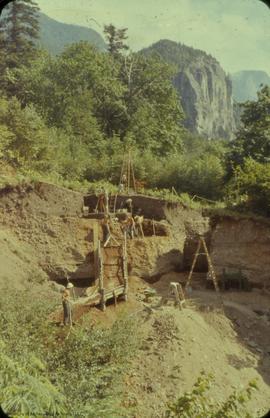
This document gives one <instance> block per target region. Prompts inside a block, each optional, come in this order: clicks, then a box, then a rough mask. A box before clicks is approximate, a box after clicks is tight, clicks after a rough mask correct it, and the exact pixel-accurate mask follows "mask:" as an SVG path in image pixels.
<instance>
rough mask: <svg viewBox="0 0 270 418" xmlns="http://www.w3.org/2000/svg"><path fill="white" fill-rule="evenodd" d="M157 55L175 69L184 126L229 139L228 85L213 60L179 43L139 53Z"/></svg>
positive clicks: (230, 108) (157, 45) (159, 44)
mask: <svg viewBox="0 0 270 418" xmlns="http://www.w3.org/2000/svg"><path fill="white" fill-rule="evenodd" d="M142 52H143V53H144V54H147V55H151V54H153V53H155V54H159V55H160V56H161V57H162V58H163V59H164V60H165V61H166V62H168V63H170V64H173V65H175V66H176V68H177V75H176V77H175V79H174V85H175V87H176V89H177V90H178V92H179V94H180V97H181V103H182V107H183V110H184V112H185V115H186V121H185V124H186V127H187V128H188V129H189V130H190V131H191V132H194V133H197V134H199V135H201V136H204V137H206V138H226V139H230V138H231V137H232V134H233V131H234V128H235V124H234V115H233V101H232V83H231V80H230V78H229V77H228V76H227V75H226V73H225V72H224V70H223V69H222V68H221V66H220V64H219V63H218V62H217V61H216V59H215V58H213V57H211V56H210V55H208V54H206V53H205V52H203V51H200V50H197V49H193V48H191V47H188V46H186V45H182V44H180V43H176V42H172V41H168V40H161V41H159V42H157V43H155V44H154V45H152V46H151V47H149V48H147V49H144V50H143V51H142Z"/></svg>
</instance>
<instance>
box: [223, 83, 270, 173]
mask: <svg viewBox="0 0 270 418" xmlns="http://www.w3.org/2000/svg"><path fill="white" fill-rule="evenodd" d="M257 95H258V99H257V101H247V102H246V103H244V104H243V105H242V106H243V113H242V116H241V121H242V126H241V127H240V128H239V130H238V132H237V133H236V138H235V140H234V141H232V150H231V153H230V154H229V162H230V163H229V164H230V166H231V167H235V166H236V165H241V166H243V164H244V160H245V158H253V159H254V160H256V161H258V162H260V163H265V162H269V161H270V86H264V87H262V88H261V90H260V91H258V93H257ZM231 173H232V171H231Z"/></svg>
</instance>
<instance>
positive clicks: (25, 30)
mask: <svg viewBox="0 0 270 418" xmlns="http://www.w3.org/2000/svg"><path fill="white" fill-rule="evenodd" d="M38 12H39V11H38V7H37V5H36V4H35V2H34V1H32V0H27V1H20V0H19V1H16V3H12V4H11V5H10V6H8V8H7V12H6V14H5V16H4V17H3V18H1V21H0V90H1V99H0V126H1V137H0V158H1V167H2V168H1V171H2V173H5V171H6V172H9V171H10V170H14V172H15V173H16V175H19V176H21V177H23V176H25V177H28V178H31V177H32V178H34V177H36V176H41V177H43V178H44V179H48V180H50V181H58V182H59V181H63V182H66V184H67V182H68V183H69V184H71V183H73V184H75V183H77V184H82V185H84V186H85V187H88V186H87V185H88V184H89V187H90V184H93V183H97V182H108V183H112V184H115V185H117V184H118V181H119V172H120V167H121V163H122V158H123V154H124V152H125V151H126V150H128V149H131V150H132V155H133V159H134V163H135V172H136V173H135V174H136V177H137V178H138V179H139V180H142V181H144V182H145V184H146V187H147V188H148V189H152V190H153V189H158V190H161V189H171V188H172V187H174V188H175V189H176V191H177V192H178V193H179V194H185V195H186V196H187V194H188V195H190V196H191V197H192V196H193V195H197V196H200V197H204V198H208V199H212V200H215V201H217V200H222V201H225V202H226V204H233V205H234V207H239V208H240V207H242V208H243V209H244V210H246V209H251V210H255V211H259V212H260V213H263V214H268V212H269V202H270V163H269V157H270V128H269V117H270V116H269V113H270V89H269V86H264V87H262V88H261V91H260V92H258V99H257V101H249V102H246V103H244V104H243V105H242V107H243V109H242V124H241V128H240V129H239V130H238V131H237V132H236V133H235V139H234V140H233V141H230V142H228V141H227V142H226V141H223V140H220V139H219V138H217V139H216V140H211V141H210V140H205V139H202V138H199V137H196V136H194V135H193V134H191V133H189V132H188V131H187V130H186V129H185V128H184V125H183V122H184V119H185V115H184V113H183V110H182V108H181V106H180V105H179V103H180V102H181V101H180V99H181V98H179V97H178V93H177V92H176V90H175V89H174V87H173V83H172V79H173V77H174V75H175V72H176V71H177V69H176V68H175V67H174V66H173V65H168V64H167V63H165V62H164V60H162V59H161V57H160V56H159V55H158V54H157V53H155V54H154V55H149V54H143V53H136V54H135V53H133V52H132V51H130V49H129V47H128V45H127V29H117V28H115V27H114V26H113V25H109V26H106V27H105V28H104V35H105V38H106V41H107V51H106V52H102V51H99V50H98V49H96V48H95V47H94V46H93V45H91V44H90V43H88V42H80V43H74V44H73V45H71V46H69V47H67V48H66V49H65V51H64V52H63V53H62V54H60V55H58V56H56V57H55V56H51V55H50V54H49V53H48V52H47V51H45V50H41V49H39V48H38V46H37V45H38V42H37V40H38V38H39V27H38ZM190 50H191V49H188V50H187V51H190ZM202 54H203V52H202ZM186 59H187V60H188V59H194V57H193V56H192V54H191V53H190V54H189V55H187V56H186ZM184 64H185V63H183V65H184Z"/></svg>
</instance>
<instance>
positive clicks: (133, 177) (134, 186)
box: [130, 161, 137, 193]
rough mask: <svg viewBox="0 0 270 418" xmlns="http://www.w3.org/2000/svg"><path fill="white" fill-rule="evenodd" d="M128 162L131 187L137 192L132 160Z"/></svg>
mask: <svg viewBox="0 0 270 418" xmlns="http://www.w3.org/2000/svg"><path fill="white" fill-rule="evenodd" d="M130 164H131V174H132V180H133V189H134V193H137V187H136V180H135V174H134V168H133V162H132V161H131V162H130Z"/></svg>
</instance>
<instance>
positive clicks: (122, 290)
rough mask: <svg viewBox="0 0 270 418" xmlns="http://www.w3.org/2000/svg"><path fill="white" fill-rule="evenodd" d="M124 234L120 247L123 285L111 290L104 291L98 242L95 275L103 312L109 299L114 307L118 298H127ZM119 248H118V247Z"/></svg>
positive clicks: (100, 250) (102, 266) (101, 256)
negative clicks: (112, 300)
mask: <svg viewBox="0 0 270 418" xmlns="http://www.w3.org/2000/svg"><path fill="white" fill-rule="evenodd" d="M126 245H127V244H126V234H124V244H123V245H122V246H121V251H122V256H121V268H122V271H123V283H121V284H119V286H115V287H114V288H112V289H106V287H105V286H106V285H105V283H104V282H105V277H104V265H105V264H104V260H103V255H102V247H101V242H100V240H98V245H97V251H96V262H95V268H96V270H95V274H96V281H97V285H98V292H99V294H100V305H101V309H102V310H103V311H105V310H106V302H107V301H108V300H110V299H114V303H115V305H116V304H117V298H118V296H121V295H122V296H123V297H124V300H125V301H127V298H128V269H127V248H126ZM119 247H120V246H119ZM108 265H109V266H113V265H114V264H107V266H108Z"/></svg>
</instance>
